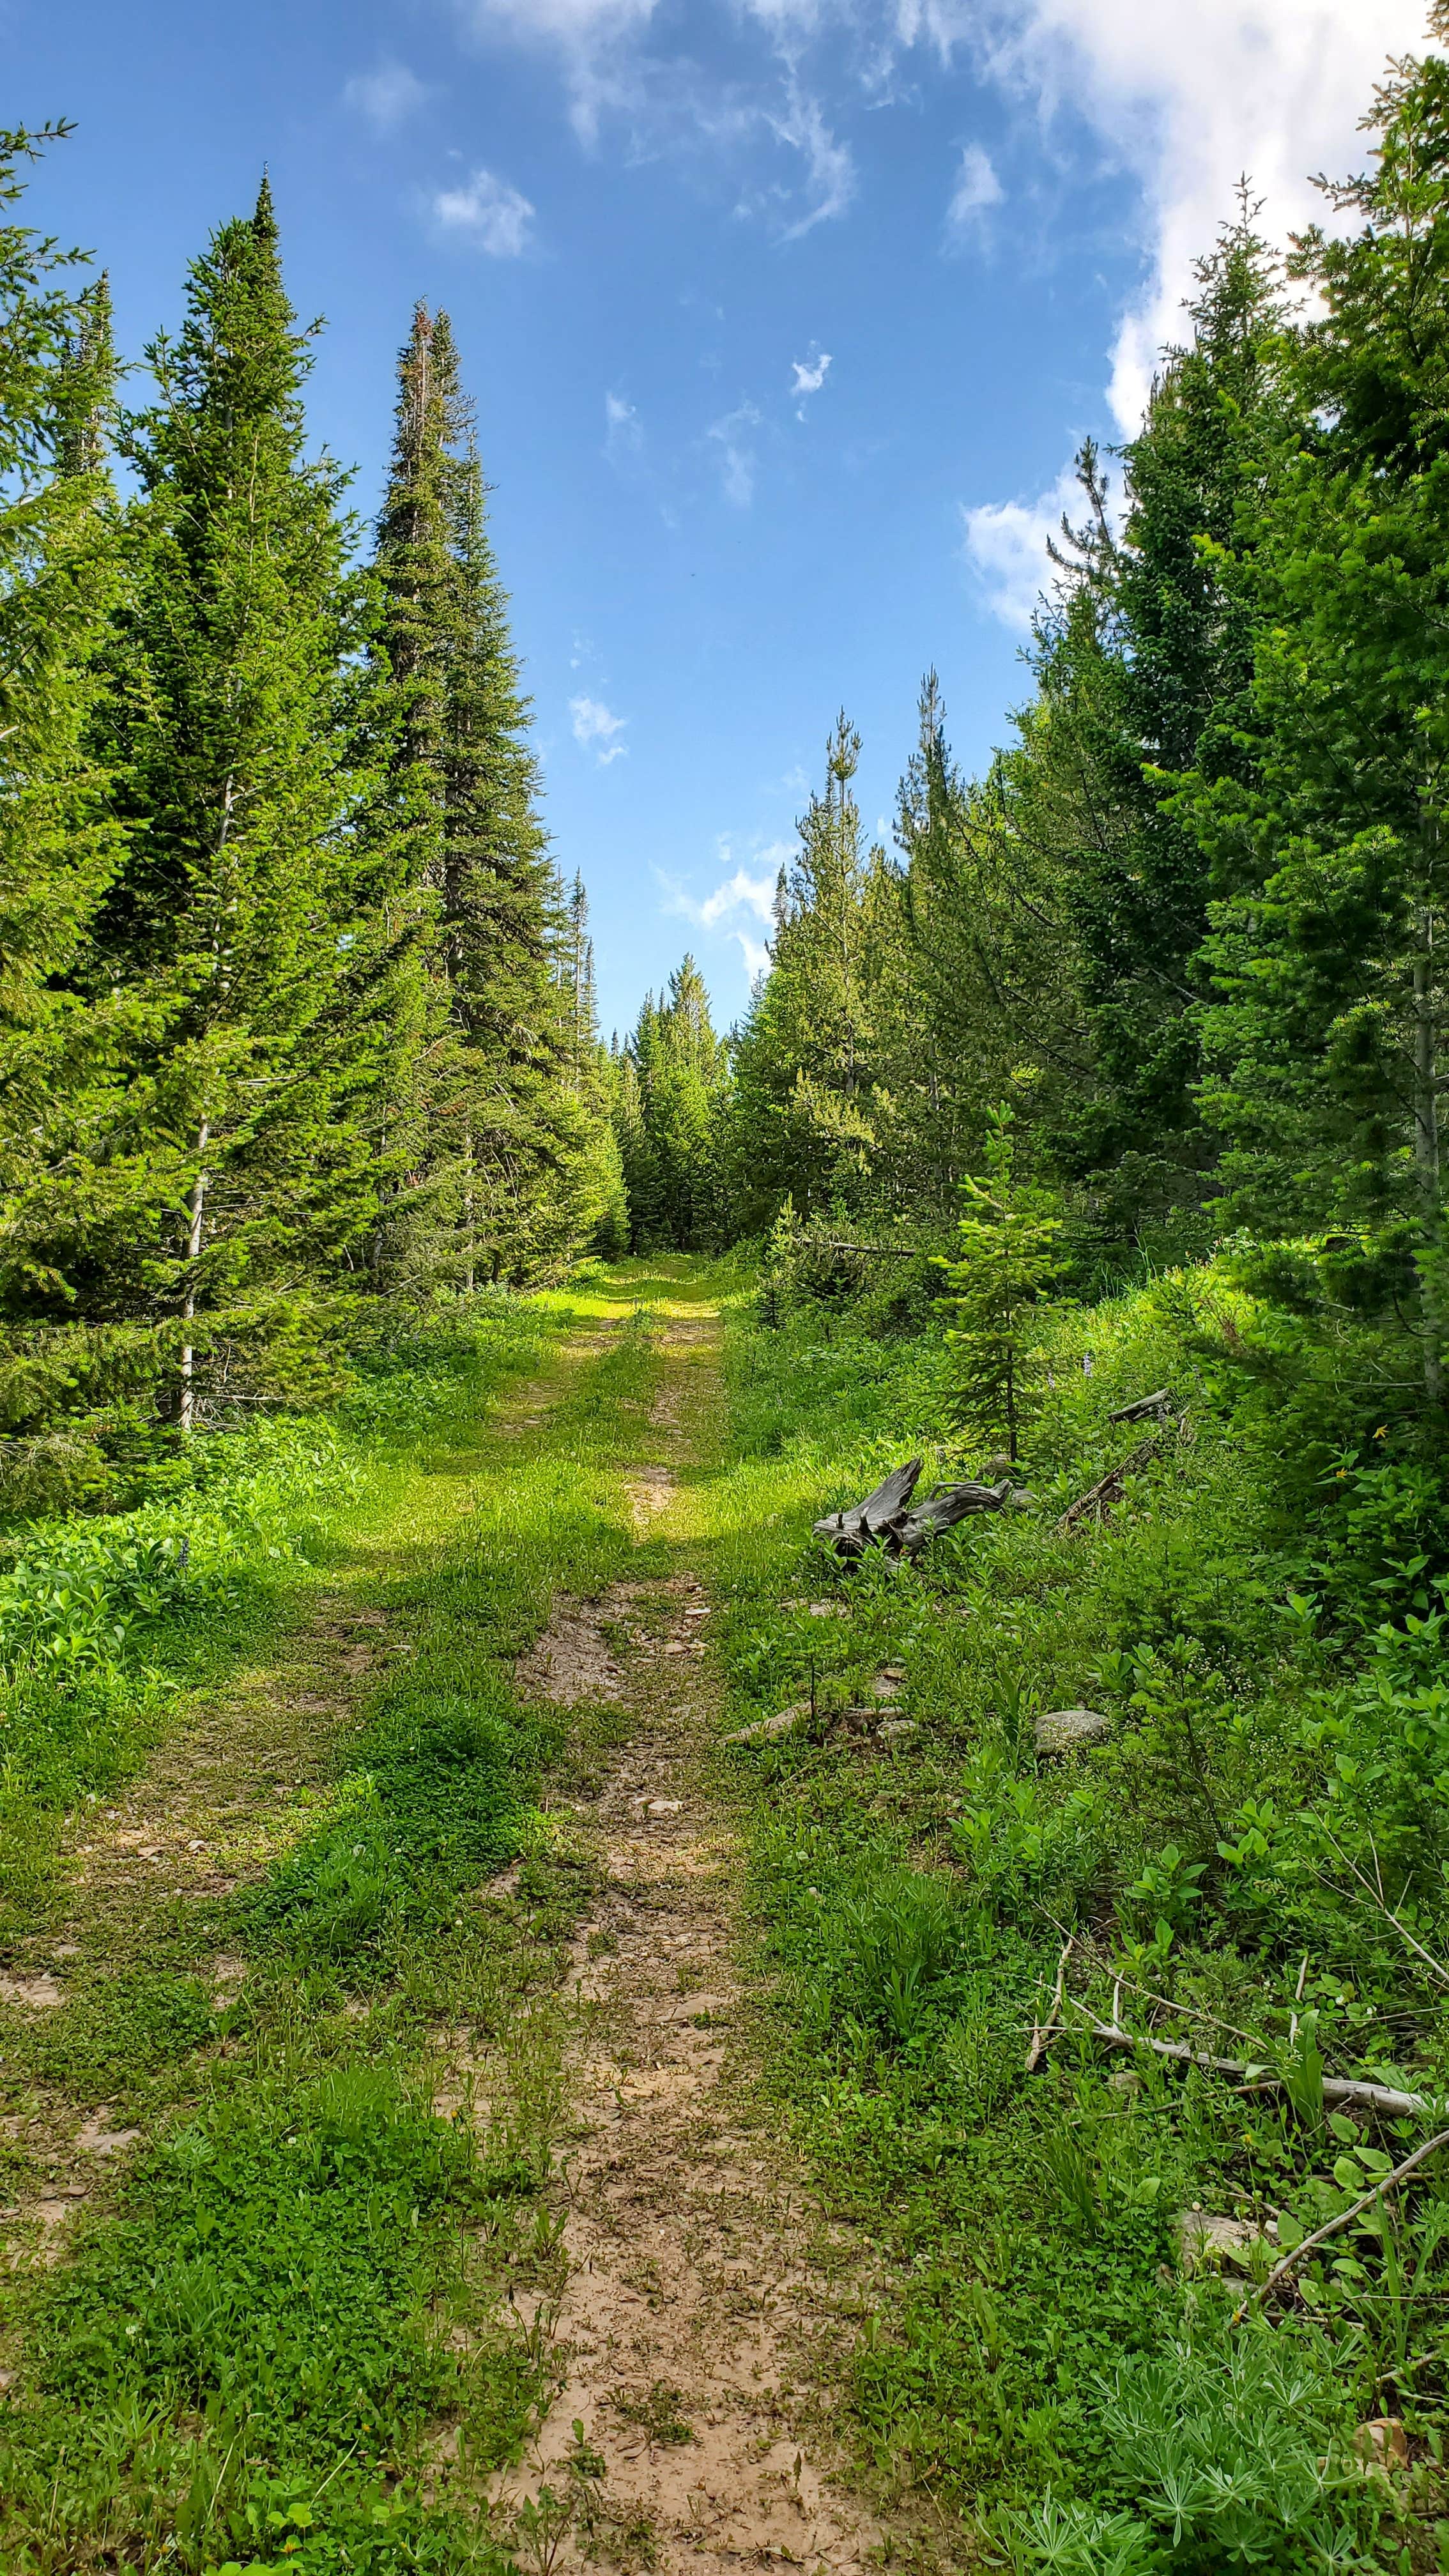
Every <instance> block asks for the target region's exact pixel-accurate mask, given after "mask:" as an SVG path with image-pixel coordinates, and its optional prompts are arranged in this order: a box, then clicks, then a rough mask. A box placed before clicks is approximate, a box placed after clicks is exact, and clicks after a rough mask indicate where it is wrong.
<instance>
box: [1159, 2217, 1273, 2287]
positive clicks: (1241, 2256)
mask: <svg viewBox="0 0 1449 2576" xmlns="http://www.w3.org/2000/svg"><path fill="white" fill-rule="evenodd" d="M1177 2241H1178V2244H1179V2245H1180V2247H1181V2249H1182V2268H1183V2270H1184V2271H1185V2272H1212V2271H1221V2272H1241V2273H1244V2274H1248V2273H1251V2271H1252V2269H1253V2255H1254V2252H1255V2250H1256V2249H1257V2248H1258V2247H1259V2246H1260V2245H1261V2246H1263V2247H1265V2248H1267V2249H1268V2251H1269V2252H1270V2253H1271V2252H1273V2251H1275V2250H1276V2249H1275V2248H1274V2245H1273V2239H1272V2237H1271V2236H1270V2235H1269V2234H1268V2231H1267V2229H1266V2228H1264V2227H1260V2226H1259V2225H1258V2222H1257V2220H1256V2219H1253V2218H1227V2217H1222V2218H1217V2217H1208V2216H1206V2215H1205V2214H1204V2213H1203V2211H1202V2210H1200V2209H1185V2210H1183V2211H1182V2213H1181V2215H1180V2217H1179V2218H1178V2221H1177Z"/></svg>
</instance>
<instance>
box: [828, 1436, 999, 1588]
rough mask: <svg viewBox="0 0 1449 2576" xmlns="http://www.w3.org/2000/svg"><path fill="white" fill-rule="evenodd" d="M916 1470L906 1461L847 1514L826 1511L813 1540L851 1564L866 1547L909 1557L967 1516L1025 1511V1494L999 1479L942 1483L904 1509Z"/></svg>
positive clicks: (915, 1460) (914, 1464)
mask: <svg viewBox="0 0 1449 2576" xmlns="http://www.w3.org/2000/svg"><path fill="white" fill-rule="evenodd" d="M920 1472H921V1461H920V1459H919V1458H912V1459H910V1460H909V1461H908V1463H907V1464H906V1465H905V1466H904V1467H897V1468H896V1469H895V1471H894V1473H893V1474H892V1475H889V1476H887V1477H886V1479H885V1481H884V1483H883V1484H880V1485H877V1487H876V1489H875V1492H874V1493H873V1494H867V1496H866V1498H865V1500H864V1502H863V1503H853V1504H852V1505H851V1507H850V1509H849V1510H848V1511H843V1512H830V1513H827V1515H826V1517H825V1518H824V1520H818V1521H817V1522H816V1523H815V1536H816V1537H817V1538H818V1539H820V1540H821V1541H822V1542H823V1543H824V1545H825V1546H826V1547H831V1548H833V1549H834V1550H835V1553H836V1555H837V1556H841V1557H844V1558H845V1560H846V1562H847V1564H854V1563H857V1562H858V1561H859V1559H860V1558H861V1557H863V1556H864V1554H865V1552H866V1549H867V1548H869V1547H880V1548H883V1549H884V1551H885V1553H886V1555H887V1556H891V1557H906V1558H910V1557H914V1556H916V1555H918V1554H919V1553H920V1550H921V1549H922V1548H923V1547H925V1546H926V1545H927V1544H928V1542H929V1541H930V1540H931V1539H933V1538H939V1537H940V1535H941V1532H942V1531H943V1530H948V1529H954V1528H955V1527H956V1525H957V1523H958V1522H959V1521H964V1520H965V1519H966V1518H967V1517H968V1515H969V1514H970V1513H972V1512H999V1511H1003V1510H1004V1509H1005V1508H1006V1507H1007V1505H1008V1504H1010V1505H1012V1506H1014V1507H1015V1508H1016V1509H1018V1510H1025V1509H1027V1508H1028V1507H1029V1505H1030V1502H1031V1496H1030V1495H1029V1494H1028V1493H1027V1492H1026V1491H1025V1489H1024V1488H1023V1487H1021V1486H1019V1485H1016V1484H1014V1483H1013V1482H1012V1479H1011V1478H1010V1477H1009V1476H1004V1477H1003V1478H1002V1479H1001V1481H1000V1483H999V1484H995V1485H978V1484H964V1485H943V1486H942V1487H941V1489H940V1492H939V1493H936V1494H932V1495H931V1497H930V1499H929V1500H928V1501H927V1502H924V1503H918V1504H917V1505H916V1506H915V1509H914V1510H912V1509H911V1508H910V1504H911V1497H912V1495H913V1494H914V1493H915V1490H916V1481H917V1478H918V1477H919V1475H920Z"/></svg>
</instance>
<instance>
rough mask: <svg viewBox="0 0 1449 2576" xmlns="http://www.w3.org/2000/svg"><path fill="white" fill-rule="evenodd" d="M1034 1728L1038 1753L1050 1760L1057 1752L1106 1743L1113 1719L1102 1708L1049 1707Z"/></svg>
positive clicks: (1070, 1751) (1074, 1750) (1073, 1751)
mask: <svg viewBox="0 0 1449 2576" xmlns="http://www.w3.org/2000/svg"><path fill="white" fill-rule="evenodd" d="M1033 1732H1034V1734H1035V1736H1036V1749H1037V1751H1038V1753H1039V1754H1041V1755H1042V1757H1043V1759H1045V1760H1050V1759H1051V1758H1052V1756H1053V1755H1055V1754H1059V1753H1075V1752H1076V1751H1077V1749H1078V1747H1079V1746H1081V1745H1083V1744H1104V1743H1105V1742H1106V1740H1107V1737H1108V1736H1109V1735H1110V1734H1111V1732H1112V1721H1111V1719H1110V1717H1103V1715H1102V1713H1101V1711H1100V1709H1095V1708H1049V1709H1046V1710H1044V1711H1043V1713H1042V1715H1041V1716H1040V1717H1039V1718H1038V1719H1037V1721H1036V1725H1035V1727H1034V1729H1033Z"/></svg>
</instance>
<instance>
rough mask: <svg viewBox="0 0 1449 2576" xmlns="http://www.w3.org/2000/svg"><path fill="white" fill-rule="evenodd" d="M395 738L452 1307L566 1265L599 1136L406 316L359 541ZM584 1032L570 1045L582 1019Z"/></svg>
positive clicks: (463, 461) (481, 575) (483, 595)
mask: <svg viewBox="0 0 1449 2576" xmlns="http://www.w3.org/2000/svg"><path fill="white" fill-rule="evenodd" d="M377 569H378V575H379V578H380V581H381V584H382V587H383V592H384V596H385V600H386V612H385V622H384V630H383V631H384V642H385V648H386V652H387V656H388V660H389V663H390V667H391V671H392V675H393V679H394V683H395V685H396V687H397V690H398V692H399V698H400V703H401V709H402V724H401V733H400V741H399V752H398V760H397V777H396V791H397V792H398V794H399V795H400V797H401V799H402V802H403V805H404V807H405V810H406V812H407V814H408V817H409V822H410V831H411V836H412V852H413V855H412V862H411V864H412V873H413V875H414V877H415V879H416V880H417V881H419V882H421V883H423V884H424V885H426V886H427V887H429V888H430V889H431V890H432V892H433V895H434V898H435V901H436V907H437V932H436V943H435V947H434V951H433V956H434V970H435V973H436V977H437V989H436V995H435V1001H436V1011H435V1030H434V1033H433V1034H432V1035H431V1037H430V1040H429V1044H428V1046H427V1047H426V1049H425V1050H424V1055H423V1061H422V1067H421V1071H420V1076H419V1079H420V1084H421V1093H420V1098H421V1113H420V1114H421V1121H422V1125H423V1127H424V1128H425V1130H426V1138H427V1143H426V1158H427V1164H428V1171H427V1173H426V1176H425V1177H424V1178H423V1180H422V1182H421V1186H419V1185H418V1184H417V1183H415V1202H414V1203H415V1204H416V1203H417V1200H418V1199H420V1198H421V1199H424V1200H426V1202H427V1206H428V1211H429V1213H428V1220H427V1223H426V1225H425V1227H424V1232H425V1234H426V1236H427V1240H428V1243H429V1246H430V1249H429V1251H428V1254H427V1261H428V1263H429V1264H430V1265H431V1268H432V1269H433V1271H434V1272H435V1273H436V1274H437V1275H438V1276H440V1277H445V1278H446V1277H452V1278H453V1279H454V1280H455V1281H456V1282H457V1283H459V1284H461V1285H462V1286H464V1287H465V1288H466V1287H467V1286H469V1285H471V1284H472V1283H473V1282H474V1281H475V1280H476V1279H477V1278H478V1277H479V1276H480V1275H484V1274H486V1275H488V1276H491V1277H495V1278H496V1277H499V1276H501V1275H503V1274H504V1273H505V1272H506V1273H507V1274H508V1275H510V1276H518V1277H522V1276H525V1275H527V1274H528V1273H529V1272H530V1271H531V1270H534V1269H537V1268H540V1267H542V1268H547V1267H549V1266H550V1265H552V1264H556V1263H557V1262H558V1261H559V1260H561V1259H564V1258H567V1257H568V1255H569V1254H570V1253H571V1252H572V1251H573V1250H575V1249H576V1248H577V1247H578V1245H579V1244H580V1243H581V1242H583V1241H585V1240H586V1239H587V1237H588V1235H589V1233H590V1231H591V1228H592V1226H593V1224H594V1222H595V1218H596V1216H597V1214H598V1213H599V1209H600V1207H601V1205H602V1199H601V1190H602V1188H603V1181H602V1178H601V1173H600V1169H599V1156H600V1152H601V1146H602V1136H603V1130H604V1126H605V1124H606V1119H605V1108H604V1100H603V1091H602V1075H601V1071H600V1067H599V1063H598V1048H597V1034H596V1032H595V1031H594V1030H593V1027H592V983H591V974H592V969H591V966H588V967H587V968H585V967H583V966H582V965H581V967H580V970H579V974H578V975H570V973H569V971H568V969H567V968H565V967H561V964H560V961H561V959H563V958H564V957H565V955H566V952H567V949H568V942H569V923H568V913H567V907H566V905H565V902H564V899H563V897H562V894H561V890H560V888H559V886H558V882H557V878H556V875H555V872H554V869H553V865H552V862H551V859H550V857H549V852H548V843H547V836H546V834H545V832H544V828H543V825H542V822H541V820H540V817H539V811H538V807H539V776H538V765H537V760H536V758H535V755H534V752H533V749H532V746H531V744H530V741H529V736H528V727H529V707H528V701H527V699H526V698H525V697H524V695H523V692H522V688H521V684H520V679H519V672H518V664H517V660H516V657H515V654H514V651H513V647H512V643H511V640H510V636H509V628H508V597H507V593H506V591H505V590H504V588H503V585H502V583H501V581H500V579H499V575H498V570H497V566H496V564H495V561H494V557H493V551H492V545H491V542H490V539H489V534H488V525H487V489H486V485H485V483H484V479H483V470H482V465H481V463H480V460H479V457H478V452H477V447H476V444H475V442H474V439H473V433H472V414H471V409H470V407H469V405H468V403H467V402H466V400H465V398H464V396H463V394H462V391H461V387H460V380H459V371H458V362H457V355H456V351H455V348H454V344H453V339H452V332H451V328H450V326H449V323H448V319H447V316H446V315H445V314H441V313H440V314H437V315H435V316H433V315H429V314H428V312H427V310H426V308H424V307H422V306H419V307H418V310H417V312H416V314H415V315H414V320H413V329H412V334H411V336H410V339H409V341H408V344H407V346H406V347H405V349H404V351H403V354H402V359H401V364H400V390H399V401H398V415H397V431H396V437H395V442H394V452H393V464H392V472H391V477H390V481H389V487H388V494H387V498H386V501H385V504H384V508H383V512H382V516H381V519H380V521H379V528H378V553H377ZM585 1017H587V1018H588V1021H589V1030H590V1034H589V1038H588V1041H587V1044H585V1043H584V1041H583V1040H582V1038H581V1035H580V1029H581V1023H582V1020H583V1019H584V1018H585Z"/></svg>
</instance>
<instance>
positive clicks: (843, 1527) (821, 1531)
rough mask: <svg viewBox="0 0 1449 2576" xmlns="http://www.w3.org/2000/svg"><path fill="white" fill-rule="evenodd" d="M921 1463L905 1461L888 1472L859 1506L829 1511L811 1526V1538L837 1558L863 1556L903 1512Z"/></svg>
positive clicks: (910, 1460)
mask: <svg viewBox="0 0 1449 2576" xmlns="http://www.w3.org/2000/svg"><path fill="white" fill-rule="evenodd" d="M921 1464H922V1462H921V1460H920V1459H919V1458H908V1459H907V1461H906V1464H905V1465H904V1467H895V1468H893V1469H892V1471H891V1473H890V1475H888V1476H887V1477H886V1478H885V1480H884V1482H883V1483H882V1484H879V1485H877V1487H876V1489H875V1492H874V1493H873V1494H867V1495H866V1498H865V1500H864V1502H863V1503H853V1504H852V1505H851V1507H850V1509H849V1510H848V1511H844V1512H831V1513H829V1514H828V1515H827V1517H826V1518H825V1519H824V1520H823V1521H817V1522H816V1524H815V1535H816V1537H817V1538H821V1539H824V1541H825V1543H826V1545H827V1547H833V1548H834V1550H835V1553H836V1555H837V1556H843V1557H847V1558H854V1557H857V1556H864V1554H865V1551H866V1549H867V1548H868V1547H872V1546H874V1545H875V1544H876V1543H877V1542H878V1541H879V1539H880V1537H881V1535H882V1532H883V1531H884V1530H885V1529H886V1528H887V1526H888V1525H889V1524H891V1523H894V1522H896V1521H898V1520H899V1519H900V1518H901V1516H902V1514H903V1513H904V1512H905V1510H906V1507H907V1505H908V1503H909V1502H910V1499H911V1496H912V1494H913V1493H914V1492H915V1490H916V1482H917V1479H918V1477H919V1476H920V1472H921Z"/></svg>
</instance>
